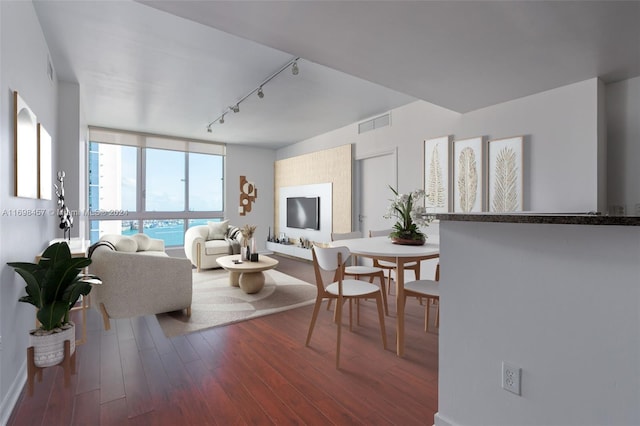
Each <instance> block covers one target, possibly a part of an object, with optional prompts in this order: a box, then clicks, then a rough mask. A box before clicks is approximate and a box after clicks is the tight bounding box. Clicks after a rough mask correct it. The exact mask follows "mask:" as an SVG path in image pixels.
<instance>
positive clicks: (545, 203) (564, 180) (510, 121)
mask: <svg viewBox="0 0 640 426" xmlns="http://www.w3.org/2000/svg"><path fill="white" fill-rule="evenodd" d="M597 95H598V80H597V79H591V80H587V81H583V82H580V83H576V84H571V85H569V86H564V87H560V88H558V89H554V90H549V91H547V92H542V93H538V94H536V95H532V96H527V97H524V98H520V99H515V100H512V101H509V102H504V103H502V104H499V105H494V106H491V107H488V108H483V109H480V110H477V111H472V112H470V113H467V114H464V115H463V116H462V117H461V119H460V122H459V123H457V125H456V128H455V129H454V131H453V133H454V134H455V136H456V138H458V137H459V138H465V137H471V136H488V137H489V138H491V139H493V138H502V137H508V136H516V135H524V136H525V139H524V144H525V149H524V155H525V163H524V173H525V176H524V210H532V211H538V212H587V211H590V210H597V208H598V197H597V195H598V192H597V188H598V176H597V172H598V167H597V152H598V140H597V122H598V119H597V112H598V111H597V101H598V98H597Z"/></svg>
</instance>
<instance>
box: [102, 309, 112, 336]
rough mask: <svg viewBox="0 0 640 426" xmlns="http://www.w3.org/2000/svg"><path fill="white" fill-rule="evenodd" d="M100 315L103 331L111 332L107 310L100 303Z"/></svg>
mask: <svg viewBox="0 0 640 426" xmlns="http://www.w3.org/2000/svg"><path fill="white" fill-rule="evenodd" d="M100 313H101V314H102V324H103V325H104V329H105V330H111V322H110V321H109V314H108V313H107V308H105V307H104V303H100Z"/></svg>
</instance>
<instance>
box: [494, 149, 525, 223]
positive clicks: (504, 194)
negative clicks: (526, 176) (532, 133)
mask: <svg viewBox="0 0 640 426" xmlns="http://www.w3.org/2000/svg"><path fill="white" fill-rule="evenodd" d="M522 145H523V137H522V136H516V137H511V138H504V139H494V140H491V141H489V142H488V147H489V148H488V153H489V155H488V156H489V176H488V181H487V186H488V188H489V200H488V204H489V211H491V212H499V213H502V212H515V211H522V210H523V206H522V199H523V194H522V190H523V170H522V169H523V146H522Z"/></svg>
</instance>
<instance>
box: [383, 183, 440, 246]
mask: <svg viewBox="0 0 640 426" xmlns="http://www.w3.org/2000/svg"><path fill="white" fill-rule="evenodd" d="M389 188H390V189H391V191H393V194H394V195H395V197H394V198H393V199H392V200H391V205H390V206H389V211H388V212H387V214H385V215H384V218H385V219H391V218H393V217H395V218H397V219H398V220H397V221H396V223H395V224H394V225H393V231H392V232H391V234H389V237H390V238H391V241H392V242H393V243H394V244H405V245H422V244H424V242H425V240H426V238H427V237H426V235H425V234H423V233H422V231H420V228H419V226H429V223H430V222H431V221H433V216H431V215H428V214H427V212H426V209H425V207H424V206H422V201H423V200H424V198H425V192H424V191H423V190H421V189H418V190H415V191H413V192H410V193H408V194H399V193H398V191H397V190H395V189H394V188H393V187H391V186H389Z"/></svg>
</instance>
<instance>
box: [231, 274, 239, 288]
mask: <svg viewBox="0 0 640 426" xmlns="http://www.w3.org/2000/svg"><path fill="white" fill-rule="evenodd" d="M229 285H230V286H232V287H240V272H236V271H229Z"/></svg>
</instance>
